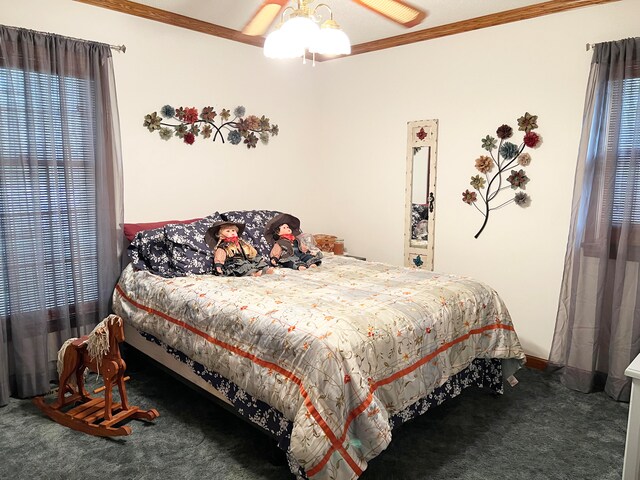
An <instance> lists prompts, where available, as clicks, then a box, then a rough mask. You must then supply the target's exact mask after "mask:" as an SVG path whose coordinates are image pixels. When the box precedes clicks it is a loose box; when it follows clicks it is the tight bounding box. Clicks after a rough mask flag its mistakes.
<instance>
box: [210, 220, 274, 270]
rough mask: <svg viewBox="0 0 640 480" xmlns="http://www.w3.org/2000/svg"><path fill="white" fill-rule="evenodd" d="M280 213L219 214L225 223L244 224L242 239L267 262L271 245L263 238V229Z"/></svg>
mask: <svg viewBox="0 0 640 480" xmlns="http://www.w3.org/2000/svg"><path fill="white" fill-rule="evenodd" d="M280 213H281V212H278V211H277V210H231V211H229V212H224V213H221V214H220V216H221V217H222V218H223V220H225V221H230V222H239V223H244V224H245V229H244V232H243V233H242V238H243V239H244V240H246V241H248V242H249V243H251V244H252V245H253V246H254V247H255V248H256V250H257V251H258V253H259V254H260V255H262V256H263V257H264V258H265V259H266V260H267V261H268V260H269V253H270V252H271V245H269V243H268V242H267V240H266V239H265V238H264V227H265V225H266V224H267V222H269V220H271V219H272V218H273V217H275V216H276V215H279V214H280Z"/></svg>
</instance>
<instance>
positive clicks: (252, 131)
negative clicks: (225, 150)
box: [143, 105, 279, 148]
mask: <svg viewBox="0 0 640 480" xmlns="http://www.w3.org/2000/svg"><path fill="white" fill-rule="evenodd" d="M245 114H246V111H245V108H244V107H236V108H235V109H234V110H233V112H231V111H230V110H227V109H226V108H223V109H222V110H221V111H220V112H216V110H215V109H214V108H213V107H204V108H203V109H202V110H201V111H200V112H198V109H197V108H195V107H179V108H178V109H175V108H173V107H172V106H171V105H165V106H164V107H162V108H161V109H160V115H158V112H153V113H150V114H148V115H145V117H144V123H143V126H145V127H147V129H148V130H149V131H150V132H155V131H158V133H159V134H160V138H162V139H163V140H169V139H170V138H172V137H178V138H181V139H182V141H183V142H184V143H186V144H187V145H192V144H193V143H194V142H195V141H196V137H202V138H204V139H208V138H213V141H214V142H215V141H216V140H217V139H218V138H219V139H220V140H221V141H222V143H224V142H225V133H226V137H227V138H226V139H227V140H228V141H229V143H231V145H238V144H240V142H242V143H244V144H245V145H246V146H247V148H256V146H257V144H258V140H260V142H261V143H263V144H264V145H266V144H267V143H269V138H270V137H271V136H274V137H275V136H276V135H278V132H279V129H278V125H272V124H271V121H270V120H269V119H268V118H266V117H265V116H264V115H262V116H261V117H258V116H256V115H247V116H245ZM169 122H177V123H169Z"/></svg>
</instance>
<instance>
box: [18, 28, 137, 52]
mask: <svg viewBox="0 0 640 480" xmlns="http://www.w3.org/2000/svg"><path fill="white" fill-rule="evenodd" d="M12 28H17V29H19V30H24V31H26V32H31V33H38V34H40V35H47V36H49V37H58V38H64V39H66V40H75V41H77V42H84V43H96V44H99V45H106V46H107V47H109V48H110V49H112V50H116V51H118V52H122V53H126V51H127V46H126V45H109V44H108V43H102V42H94V41H92V40H85V39H84V38H75V37H67V36H65V35H59V34H57V33H50V32H40V31H38V30H29V29H28V28H22V27H12Z"/></svg>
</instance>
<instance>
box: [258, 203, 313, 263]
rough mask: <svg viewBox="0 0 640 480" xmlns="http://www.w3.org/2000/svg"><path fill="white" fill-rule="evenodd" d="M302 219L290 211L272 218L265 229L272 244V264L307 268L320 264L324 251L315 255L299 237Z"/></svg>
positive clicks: (270, 255) (266, 235) (265, 235)
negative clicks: (290, 213)
mask: <svg viewBox="0 0 640 480" xmlns="http://www.w3.org/2000/svg"><path fill="white" fill-rule="evenodd" d="M300 234H301V231H300V220H298V219H297V218H296V217H294V216H293V215H289V214H288V213H281V214H280V215H276V216H275V217H274V218H272V219H271V220H270V221H269V222H268V223H267V226H266V227H265V229H264V237H265V238H266V239H267V241H268V242H269V244H270V245H271V253H270V254H269V257H270V262H271V265H273V266H279V267H285V268H293V269H294V270H306V269H307V268H309V267H317V266H318V265H320V263H321V262H322V261H321V258H322V253H321V252H318V253H316V254H315V255H314V254H312V253H311V252H310V250H309V247H308V246H307V245H305V243H304V242H302V241H301V240H300V239H299V238H296V237H297V236H298V235H300Z"/></svg>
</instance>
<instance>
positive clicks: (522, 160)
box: [462, 112, 542, 238]
mask: <svg viewBox="0 0 640 480" xmlns="http://www.w3.org/2000/svg"><path fill="white" fill-rule="evenodd" d="M537 122H538V116H537V115H531V114H529V112H526V113H525V114H524V115H523V116H522V117H520V118H518V130H520V131H523V132H525V134H524V138H523V139H522V143H520V145H516V144H515V143H512V142H509V141H507V140H508V139H510V138H511V137H512V136H513V129H512V128H511V127H510V126H509V125H501V126H500V127H498V129H497V130H496V136H497V137H498V138H499V139H500V142H499V143H498V140H496V139H495V138H494V137H492V136H491V135H487V136H486V137H484V138H483V139H482V148H484V149H485V150H486V151H487V152H489V156H487V155H481V156H480V157H478V158H477V159H476V169H477V170H478V171H479V172H480V173H481V174H483V175H473V176H472V177H471V186H472V187H473V188H474V189H475V191H470V190H469V189H467V190H465V191H464V192H462V201H463V202H464V203H467V204H469V205H473V206H474V207H476V209H477V210H478V211H479V212H480V213H481V214H482V215H483V216H484V222H483V223H482V226H481V227H480V230H478V233H476V234H475V235H474V237H475V238H478V237H479V236H480V234H481V233H482V231H483V230H484V227H485V226H486V225H487V221H488V220H489V213H490V212H491V211H492V210H497V209H498V208H502V207H504V206H505V205H508V204H510V203H515V204H516V205H518V206H519V207H523V208H524V207H528V206H529V205H530V204H531V197H530V196H529V195H528V194H527V193H525V192H523V191H522V190H525V189H526V187H527V183H528V182H529V177H528V176H527V174H526V172H525V171H524V170H523V169H522V168H518V167H527V166H529V164H530V163H531V155H529V153H526V152H524V149H525V148H527V147H529V148H537V147H538V146H539V145H540V143H541V141H542V138H541V137H540V135H538V134H537V133H536V132H534V131H533V130H535V129H536V128H538V124H537ZM494 152H495V154H494ZM508 170H510V175H509V176H508V177H507V179H506V183H507V184H506V185H503V179H502V175H503V174H505V175H506V174H507V171H508ZM485 186H486V188H485ZM506 189H511V190H516V192H515V194H514V195H513V196H512V197H511V198H509V199H508V200H506V201H503V202H502V203H500V204H498V205H496V206H493V205H495V203H496V202H497V200H496V197H497V195H498V194H499V193H500V192H502V191H503V190H506ZM476 192H477V193H476ZM478 195H479V197H478ZM503 198H504V196H503ZM494 200H495V202H494ZM492 202H493V203H492ZM479 203H480V204H482V208H481V207H479V206H478V204H479Z"/></svg>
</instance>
